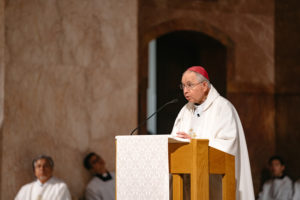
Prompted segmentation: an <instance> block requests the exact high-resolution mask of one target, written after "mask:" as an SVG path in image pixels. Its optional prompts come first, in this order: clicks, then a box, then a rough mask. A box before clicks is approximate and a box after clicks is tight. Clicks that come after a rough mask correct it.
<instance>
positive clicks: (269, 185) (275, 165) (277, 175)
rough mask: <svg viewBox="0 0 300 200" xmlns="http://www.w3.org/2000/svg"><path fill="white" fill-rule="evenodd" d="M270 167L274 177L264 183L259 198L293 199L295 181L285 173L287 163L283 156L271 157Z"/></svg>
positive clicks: (273, 199)
mask: <svg viewBox="0 0 300 200" xmlns="http://www.w3.org/2000/svg"><path fill="white" fill-rule="evenodd" d="M269 168H270V172H271V176H272V178H271V179H269V180H267V181H266V182H265V183H264V185H263V188H262V191H261V192H260V193H259V198H258V200H291V199H292V196H293V181H292V180H291V179H290V178H289V177H288V176H287V175H285V173H284V170H285V164H284V161H283V160H282V158H281V157H279V156H272V157H271V158H270V159H269Z"/></svg>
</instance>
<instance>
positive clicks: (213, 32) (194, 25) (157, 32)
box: [138, 18, 235, 134]
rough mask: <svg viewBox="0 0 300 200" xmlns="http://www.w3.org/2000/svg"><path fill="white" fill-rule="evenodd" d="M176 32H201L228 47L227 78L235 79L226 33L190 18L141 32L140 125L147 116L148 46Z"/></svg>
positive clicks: (231, 54)
mask: <svg viewBox="0 0 300 200" xmlns="http://www.w3.org/2000/svg"><path fill="white" fill-rule="evenodd" d="M175 31H195V32H201V33H203V34H205V35H207V36H209V37H211V38H212V39H214V40H217V41H218V42H220V43H221V44H222V45H224V46H225V47H226V50H227V61H226V62H227V63H226V69H227V72H226V78H227V80H230V79H231V78H232V77H234V74H233V72H234V71H235V70H234V69H233V68H234V42H233V41H232V40H231V39H230V37H229V36H228V35H227V34H225V33H224V32H222V31H220V30H219V29H217V28H216V27H214V26H212V25H210V24H208V23H204V22H202V21H199V20H193V19H189V18H182V19H173V20H170V21H166V22H163V23H160V24H157V25H155V26H152V27H150V28H148V29H145V30H139V34H138V35H139V46H138V120H139V123H140V122H142V121H143V120H144V119H145V118H146V114H147V110H146V109H147V92H146V91H147V83H148V44H149V42H150V41H151V40H152V39H155V38H158V37H160V36H163V35H165V34H168V33H172V32H175ZM146 132H147V131H146V127H145V126H144V127H141V130H140V132H139V133H140V134H146Z"/></svg>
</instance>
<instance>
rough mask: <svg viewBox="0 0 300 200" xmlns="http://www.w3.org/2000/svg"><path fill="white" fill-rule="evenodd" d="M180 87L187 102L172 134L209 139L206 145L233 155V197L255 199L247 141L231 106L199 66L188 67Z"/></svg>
mask: <svg viewBox="0 0 300 200" xmlns="http://www.w3.org/2000/svg"><path fill="white" fill-rule="evenodd" d="M180 87H181V89H182V90H183V94H184V97H185V98H186V99H187V100H188V103H187V104H186V105H185V106H184V107H183V108H182V109H181V111H180V112H179V114H178V116H177V118H176V120H175V123H174V127H173V130H172V133H171V134H172V135H174V136H177V137H180V138H186V139H191V138H197V139H209V146H211V147H214V148H216V149H219V150H221V151H224V152H226V153H229V154H232V155H234V156H235V165H236V168H235V169H236V173H235V177H236V199H237V200H254V192H253V183H252V176H251V170H250V162H249V157H248V150H247V145H246V140H245V136H244V131H243V128H242V125H241V122H240V119H239V116H238V114H237V112H236V110H235V108H234V106H233V105H232V104H231V103H230V102H229V101H228V100H227V99H225V98H223V97H222V96H220V95H219V93H218V92H217V90H216V89H215V88H214V87H213V85H212V84H211V83H210V82H209V77H208V73H207V72H206V70H205V69H204V68H203V67H201V66H193V67H190V68H188V69H187V70H186V71H185V72H184V73H183V75H182V79H181V85H180Z"/></svg>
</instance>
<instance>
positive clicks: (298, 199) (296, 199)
mask: <svg viewBox="0 0 300 200" xmlns="http://www.w3.org/2000/svg"><path fill="white" fill-rule="evenodd" d="M293 200H300V179H299V180H298V181H296V182H295V184H294V196H293Z"/></svg>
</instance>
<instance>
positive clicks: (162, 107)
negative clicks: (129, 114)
mask: <svg viewBox="0 0 300 200" xmlns="http://www.w3.org/2000/svg"><path fill="white" fill-rule="evenodd" d="M177 102H178V99H173V100H171V101H168V102H167V103H165V104H164V105H162V106H161V107H160V108H159V109H157V111H156V112H154V113H153V114H152V115H150V116H149V117H147V118H146V119H145V120H144V121H143V122H142V123H140V124H139V125H138V127H136V128H135V129H133V130H132V131H131V133H130V135H133V133H134V132H135V131H136V130H138V129H139V128H140V127H141V126H142V125H144V124H145V122H146V121H148V119H150V118H151V117H153V116H154V115H155V114H157V113H158V112H159V111H161V110H162V109H164V108H165V107H166V106H167V105H169V104H172V103H177Z"/></svg>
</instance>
